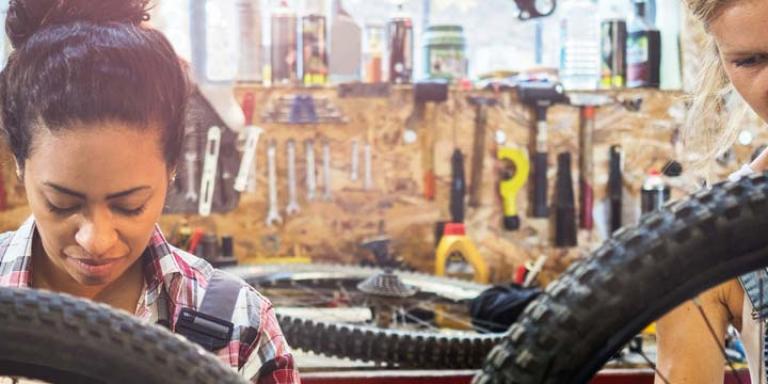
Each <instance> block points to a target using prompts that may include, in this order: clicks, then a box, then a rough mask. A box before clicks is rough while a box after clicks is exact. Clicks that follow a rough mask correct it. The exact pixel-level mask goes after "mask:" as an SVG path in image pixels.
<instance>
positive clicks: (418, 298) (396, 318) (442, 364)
mask: <svg viewBox="0 0 768 384" xmlns="http://www.w3.org/2000/svg"><path fill="white" fill-rule="evenodd" d="M227 271H228V272H230V273H233V274H235V275H238V276H240V277H241V278H243V279H244V280H245V281H247V282H248V283H249V284H251V285H253V286H254V287H256V288H257V289H258V290H259V291H260V292H261V293H263V294H264V295H265V296H266V297H268V298H269V299H270V300H272V302H273V304H274V305H275V312H276V315H277V318H278V320H279V322H280V327H281V328H282V329H283V333H284V334H285V337H286V339H287V340H288V343H289V344H290V345H291V346H292V347H294V348H301V349H303V350H306V351H312V352H315V353H320V354H325V355H328V356H337V357H345V358H350V359H357V360H364V361H374V362H380V363H383V364H389V365H393V366H398V367H410V368H416V367H418V368H435V369H437V368H451V369H463V368H479V367H480V365H481V363H482V361H483V358H484V356H485V355H486V354H487V353H488V352H489V351H490V350H491V348H493V346H494V345H495V344H496V343H498V342H499V341H500V340H501V337H502V335H503V333H480V332H478V331H476V330H475V329H474V328H473V324H472V321H471V319H470V316H469V307H468V302H469V300H471V299H473V298H475V297H477V295H479V294H480V293H481V292H482V291H484V290H485V289H487V288H488V286H486V285H481V284H476V283H472V282H468V281H462V280H456V279H449V278H440V277H435V276H429V275H424V274H418V273H410V272H404V271H391V272H392V274H393V275H395V276H397V277H398V279H399V280H400V281H401V282H402V283H403V284H404V285H405V286H409V287H414V288H415V289H416V292H415V293H414V294H413V295H412V296H409V297H400V298H395V299H391V300H389V299H388V300H389V301H387V302H386V303H385V305H383V306H382V305H377V304H376V303H375V302H374V301H375V300H372V298H371V296H370V295H369V294H367V293H365V292H363V291H361V290H360V289H359V288H358V286H359V285H360V283H362V282H364V281H366V279H369V278H371V277H372V276H374V277H375V276H377V274H382V273H383V272H384V271H383V270H381V269H376V268H365V267H354V266H341V265H326V264H305V265H301V264H296V265H262V266H243V267H236V268H232V269H228V270H227ZM390 277H391V276H390ZM388 310H393V312H394V315H393V316H391V317H390V320H391V321H390V322H389V324H382V322H381V321H380V320H381V316H382V315H383V314H384V313H386V312H387V311H388ZM377 319H378V320H377ZM476 323H477V322H476ZM476 326H477V324H475V328H476ZM503 328H506V327H503Z"/></svg>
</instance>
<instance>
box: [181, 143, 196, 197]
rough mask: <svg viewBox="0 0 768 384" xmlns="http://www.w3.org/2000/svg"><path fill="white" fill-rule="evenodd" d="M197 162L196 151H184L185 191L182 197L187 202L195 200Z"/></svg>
mask: <svg viewBox="0 0 768 384" xmlns="http://www.w3.org/2000/svg"><path fill="white" fill-rule="evenodd" d="M196 162H197V153H195V152H193V151H189V152H184V165H185V167H186V168H187V193H186V194H185V195H184V199H185V200H186V201H189V202H195V201H197V191H195V186H196V185H197V183H196V181H197V180H195V174H196V173H197V170H196V169H195V166H196Z"/></svg>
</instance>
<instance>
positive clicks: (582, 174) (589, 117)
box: [579, 105, 597, 229]
mask: <svg viewBox="0 0 768 384" xmlns="http://www.w3.org/2000/svg"><path fill="white" fill-rule="evenodd" d="M579 109H580V111H581V113H580V115H581V116H580V119H579V150H580V151H579V197H580V198H581V202H580V203H581V204H580V205H579V208H580V209H579V224H580V227H581V228H584V229H592V227H593V226H594V219H593V217H592V208H593V207H594V202H595V197H594V196H595V189H594V180H595V179H594V177H595V175H594V165H593V164H594V160H593V157H592V152H593V151H592V142H593V140H592V137H593V136H592V135H593V133H594V131H595V110H596V109H597V108H596V107H595V106H593V105H585V106H583V107H581V108H579Z"/></svg>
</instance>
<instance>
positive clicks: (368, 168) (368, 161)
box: [363, 141, 373, 191]
mask: <svg viewBox="0 0 768 384" xmlns="http://www.w3.org/2000/svg"><path fill="white" fill-rule="evenodd" d="M372 152H373V149H372V148H371V144H370V143H369V142H367V141H366V142H365V144H363V162H364V171H365V178H364V179H363V189H365V190H366V191H368V190H370V189H371V188H373V171H372V168H373V164H372V162H373V153H372Z"/></svg>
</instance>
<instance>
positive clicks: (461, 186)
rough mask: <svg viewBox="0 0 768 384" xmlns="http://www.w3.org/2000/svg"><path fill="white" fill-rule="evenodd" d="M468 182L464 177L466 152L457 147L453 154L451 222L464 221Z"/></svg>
mask: <svg viewBox="0 0 768 384" xmlns="http://www.w3.org/2000/svg"><path fill="white" fill-rule="evenodd" d="M466 194H467V183H466V181H465V179H464V154H462V153H461V150H460V149H458V148H456V149H454V150H453V155H451V202H450V210H451V222H452V223H462V222H464V197H465V196H466Z"/></svg>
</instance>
